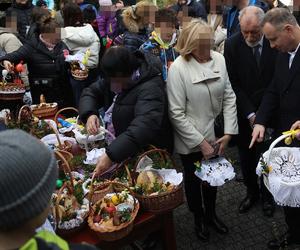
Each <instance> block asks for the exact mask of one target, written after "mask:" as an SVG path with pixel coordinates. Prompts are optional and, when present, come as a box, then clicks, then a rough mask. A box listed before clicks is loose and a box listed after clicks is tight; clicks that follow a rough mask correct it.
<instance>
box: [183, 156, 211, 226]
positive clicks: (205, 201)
mask: <svg viewBox="0 0 300 250" xmlns="http://www.w3.org/2000/svg"><path fill="white" fill-rule="evenodd" d="M180 157H181V161H182V164H183V167H184V177H185V178H184V185H185V194H186V199H187V203H188V206H189V209H190V211H191V212H193V213H194V215H195V216H196V217H198V218H200V219H202V220H208V221H209V220H210V219H211V218H212V217H213V216H214V215H215V206H216V198H217V188H216V187H212V186H210V185H209V184H208V183H206V182H202V181H201V180H200V179H199V178H198V177H197V176H196V175H195V174H194V173H195V170H196V167H195V165H194V163H195V162H197V161H201V160H202V158H203V156H202V153H200V152H199V153H198V152H197V153H192V154H188V155H180Z"/></svg>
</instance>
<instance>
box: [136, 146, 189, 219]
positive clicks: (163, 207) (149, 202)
mask: <svg viewBox="0 0 300 250" xmlns="http://www.w3.org/2000/svg"><path fill="white" fill-rule="evenodd" d="M151 153H159V155H160V156H161V157H163V159H164V160H166V159H167V158H169V159H170V160H171V161H172V164H173V166H176V164H175V162H174V160H173V159H172V157H171V155H170V154H169V153H168V152H167V151H166V150H163V149H157V148H154V149H151V150H149V151H147V152H145V153H143V154H142V155H141V156H140V157H139V158H138V160H137V162H136V164H135V166H134V172H136V169H137V166H138V164H139V162H140V161H141V160H142V159H143V158H144V157H145V156H147V155H149V154H151ZM135 176H136V174H135ZM135 176H134V177H135ZM133 180H134V182H135V181H136V179H135V178H133ZM135 197H136V198H137V199H138V200H139V202H140V204H141V207H142V209H143V210H145V211H149V212H153V213H163V212H166V211H169V210H172V209H174V208H176V207H178V206H179V205H181V204H182V203H183V201H184V200H183V185H182V183H181V184H180V185H178V186H176V187H175V188H174V189H173V190H171V191H169V192H164V193H161V194H158V195H140V194H137V193H135Z"/></svg>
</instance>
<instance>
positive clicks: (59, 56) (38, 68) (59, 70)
mask: <svg viewBox="0 0 300 250" xmlns="http://www.w3.org/2000/svg"><path fill="white" fill-rule="evenodd" d="M38 30H39V32H40V33H39V35H38V36H32V37H31V39H30V40H29V41H28V42H27V43H25V44H24V45H23V46H22V47H20V49H18V50H17V51H15V52H12V53H9V54H6V55H5V56H3V57H1V58H0V61H4V62H3V64H4V67H5V68H6V69H7V70H11V68H12V63H13V64H17V63H19V62H20V61H21V60H22V61H23V62H25V63H27V66H28V71H29V75H28V77H29V83H30V90H31V94H32V100H33V103H39V98H40V95H41V94H43V95H44V96H45V98H46V101H47V102H57V103H58V105H59V107H63V106H67V105H71V104H72V90H71V88H70V84H69V81H68V77H67V70H66V68H65V62H64V54H63V51H64V50H65V49H67V47H66V46H65V44H64V43H63V42H61V41H60V32H59V29H57V25H56V23H55V22H54V20H53V19H52V18H51V16H50V15H49V16H43V17H42V18H41V19H40V23H38Z"/></svg>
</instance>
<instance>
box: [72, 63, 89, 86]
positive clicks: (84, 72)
mask: <svg viewBox="0 0 300 250" xmlns="http://www.w3.org/2000/svg"><path fill="white" fill-rule="evenodd" d="M71 75H72V76H73V78H74V79H75V80H77V81H83V80H86V79H87V78H88V76H89V70H88V69H87V68H85V69H81V68H80V66H79V63H77V62H73V63H71Z"/></svg>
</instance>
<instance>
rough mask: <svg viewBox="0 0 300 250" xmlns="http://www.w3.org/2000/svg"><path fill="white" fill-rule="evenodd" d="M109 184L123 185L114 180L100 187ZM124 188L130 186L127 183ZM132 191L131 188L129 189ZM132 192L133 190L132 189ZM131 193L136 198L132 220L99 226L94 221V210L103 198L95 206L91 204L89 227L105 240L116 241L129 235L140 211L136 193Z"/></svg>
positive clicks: (100, 186)
mask: <svg viewBox="0 0 300 250" xmlns="http://www.w3.org/2000/svg"><path fill="white" fill-rule="evenodd" d="M107 185H118V186H120V185H123V184H122V183H118V182H113V181H109V182H105V183H103V184H102V185H99V186H98V188H100V189H101V190H103V189H104V187H105V186H107ZM123 186H124V188H128V187H126V186H125V185H123ZM128 190H129V191H130V189H128ZM95 191H96V190H95ZM130 192H131V191H130ZM131 195H132V197H133V199H134V210H133V212H132V214H131V220H130V221H128V222H125V223H122V224H121V225H120V226H114V227H110V228H100V227H97V226H96V225H95V224H94V222H93V216H94V210H95V208H96V205H97V204H98V203H99V202H101V200H99V201H98V202H96V203H95V204H94V205H93V206H90V209H91V212H90V215H89V217H88V224H89V227H90V228H91V229H92V230H93V231H94V232H95V233H96V234H97V236H98V237H99V238H100V239H101V240H104V241H116V240H119V239H122V238H124V237H125V236H127V235H128V234H129V233H130V232H131V231H132V229H133V222H134V219H135V217H136V215H137V213H138V211H139V207H140V206H139V203H138V202H137V200H136V199H135V197H134V195H133V194H132V192H131Z"/></svg>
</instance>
